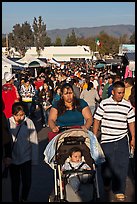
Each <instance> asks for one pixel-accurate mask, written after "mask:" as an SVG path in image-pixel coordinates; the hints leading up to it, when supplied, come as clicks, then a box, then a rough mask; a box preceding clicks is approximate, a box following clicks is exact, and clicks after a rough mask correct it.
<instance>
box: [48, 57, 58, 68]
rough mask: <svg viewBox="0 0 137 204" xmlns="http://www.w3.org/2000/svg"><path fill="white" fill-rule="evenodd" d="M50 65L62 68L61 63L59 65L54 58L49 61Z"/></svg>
mask: <svg viewBox="0 0 137 204" xmlns="http://www.w3.org/2000/svg"><path fill="white" fill-rule="evenodd" d="M48 63H50V64H55V65H57V66H59V67H60V63H59V62H57V61H56V60H54V59H53V58H52V59H50V60H48Z"/></svg>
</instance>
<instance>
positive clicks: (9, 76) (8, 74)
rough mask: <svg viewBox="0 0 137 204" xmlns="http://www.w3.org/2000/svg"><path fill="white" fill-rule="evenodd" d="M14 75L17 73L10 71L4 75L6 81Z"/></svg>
mask: <svg viewBox="0 0 137 204" xmlns="http://www.w3.org/2000/svg"><path fill="white" fill-rule="evenodd" d="M13 77H15V74H12V73H10V72H8V73H6V74H5V76H4V78H5V80H6V81H10V80H11V79H12V78H13Z"/></svg>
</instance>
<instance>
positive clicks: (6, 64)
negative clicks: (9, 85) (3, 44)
mask: <svg viewBox="0 0 137 204" xmlns="http://www.w3.org/2000/svg"><path fill="white" fill-rule="evenodd" d="M13 68H15V69H16V68H19V69H22V68H23V66H22V65H20V64H18V63H16V62H13V61H12V60H10V59H8V58H7V57H6V56H4V55H2V79H4V74H5V73H6V72H11V73H12V70H13Z"/></svg>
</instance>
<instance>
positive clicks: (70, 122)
mask: <svg viewBox="0 0 137 204" xmlns="http://www.w3.org/2000/svg"><path fill="white" fill-rule="evenodd" d="M48 124H49V127H50V128H51V130H52V132H59V127H63V126H67V127H70V126H71V127H72V126H81V128H83V129H85V130H88V129H89V128H90V126H91V124H92V114H91V111H90V108H89V106H88V104H87V102H86V101H84V100H83V99H78V98H76V97H75V96H74V91H73V87H72V86H71V84H69V83H65V84H63V85H62V87H61V98H60V100H59V101H56V102H55V103H53V104H52V108H51V110H50V114H49V119H48Z"/></svg>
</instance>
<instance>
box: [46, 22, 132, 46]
mask: <svg viewBox="0 0 137 204" xmlns="http://www.w3.org/2000/svg"><path fill="white" fill-rule="evenodd" d="M72 29H74V31H75V34H76V36H77V37H85V38H87V37H94V36H97V35H98V34H99V33H100V32H101V31H104V32H105V33H107V34H108V35H110V36H114V37H117V38H119V37H120V36H122V35H124V34H127V36H128V37H130V36H131V35H132V33H133V32H134V31H135V26H134V25H110V26H100V27H82V28H68V29H54V30H47V35H48V36H49V37H50V38H51V40H52V42H55V40H56V37H58V36H59V37H60V38H61V40H62V42H63V43H64V42H65V39H66V37H67V35H68V34H71V32H72Z"/></svg>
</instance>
